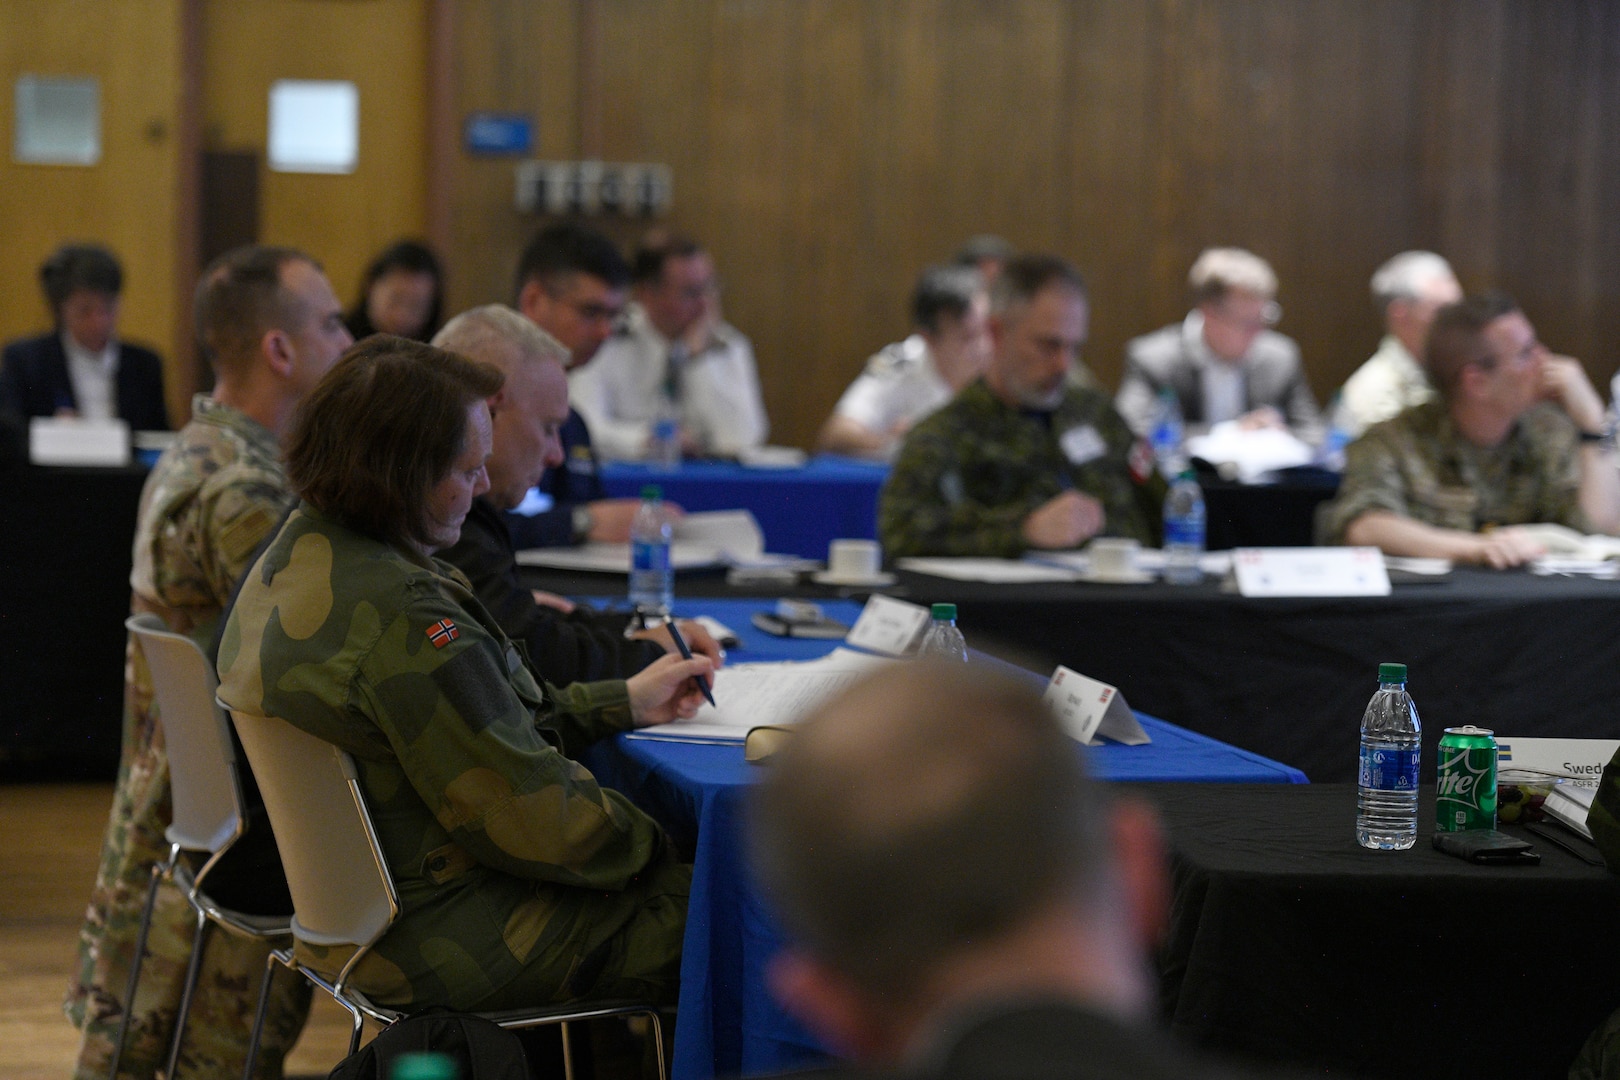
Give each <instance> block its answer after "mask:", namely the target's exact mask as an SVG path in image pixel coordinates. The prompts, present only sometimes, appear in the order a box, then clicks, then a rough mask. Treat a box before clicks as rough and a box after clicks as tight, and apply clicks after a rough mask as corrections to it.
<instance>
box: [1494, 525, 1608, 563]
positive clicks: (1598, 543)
mask: <svg viewBox="0 0 1620 1080" xmlns="http://www.w3.org/2000/svg"><path fill="white" fill-rule="evenodd" d="M1513 531H1514V532H1519V533H1524V534H1525V535H1527V536H1529V537H1530V538H1531V539H1532V540H1534V541H1535V542H1536V543H1538V544H1540V545H1541V546H1542V547H1544V548H1546V549H1547V554H1548V555H1550V556H1553V557H1555V558H1556V557H1563V558H1567V559H1583V560H1588V561H1591V562H1600V561H1602V560H1604V559H1620V536H1587V535H1584V534H1582V533H1579V532H1576V531H1575V530H1574V529H1571V528H1569V527H1568V526H1566V525H1554V524H1551V523H1546V524H1535V525H1515V526H1513Z"/></svg>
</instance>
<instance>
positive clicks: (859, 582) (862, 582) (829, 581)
mask: <svg viewBox="0 0 1620 1080" xmlns="http://www.w3.org/2000/svg"><path fill="white" fill-rule="evenodd" d="M810 580H811V581H814V582H815V583H816V584H817V585H845V586H849V587H852V588H860V587H862V586H867V585H872V586H876V585H893V584H894V583H895V582H896V581H897V580H899V579H898V578H896V577H895V576H894V575H893V574H868V575H865V576H862V577H845V576H844V575H843V574H835V573H833V572H832V571H831V570H817V571H816V572H815V573H813V574H811V575H810Z"/></svg>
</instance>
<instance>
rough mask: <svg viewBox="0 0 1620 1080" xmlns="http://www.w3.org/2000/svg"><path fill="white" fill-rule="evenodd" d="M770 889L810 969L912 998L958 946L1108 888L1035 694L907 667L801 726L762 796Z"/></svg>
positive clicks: (956, 669) (959, 673)
mask: <svg viewBox="0 0 1620 1080" xmlns="http://www.w3.org/2000/svg"><path fill="white" fill-rule="evenodd" d="M755 810H756V813H755V816H754V823H755V828H754V831H753V840H754V843H753V854H754V858H755V861H756V864H757V866H758V869H759V873H760V877H761V880H762V881H763V882H764V884H765V885H766V887H767V890H768V892H769V894H770V897H771V899H772V900H773V902H774V903H775V904H776V905H777V907H778V909H779V910H780V912H781V914H782V915H783V918H784V919H785V920H786V922H787V923H788V926H789V929H790V930H792V931H793V933H794V935H795V936H796V937H797V938H798V939H799V940H800V941H801V942H802V943H803V945H804V948H805V950H806V951H807V952H809V953H810V954H812V955H813V956H815V957H816V958H817V959H818V960H819V961H821V962H822V963H825V964H827V965H828V966H829V967H831V968H833V969H836V970H838V971H839V972H841V973H842V974H843V975H844V976H845V977H846V978H848V979H849V980H851V982H853V983H855V984H857V985H859V986H860V987H862V988H863V989H864V990H865V991H867V992H869V993H871V994H874V995H889V996H894V997H904V996H905V995H906V994H908V993H909V992H911V990H912V988H913V987H915V986H917V985H918V984H920V983H921V982H922V981H923V980H925V979H926V978H927V977H928V975H929V972H930V971H931V970H932V968H933V967H934V966H935V965H936V964H938V963H940V962H943V961H944V960H946V959H948V958H949V956H950V955H951V953H952V951H953V950H954V949H956V948H959V947H961V946H962V945H963V943H965V942H979V941H982V940H984V939H985V938H987V937H993V936H995V935H997V934H999V933H1001V932H1003V931H1007V930H1010V929H1012V928H1014V927H1016V926H1018V925H1019V924H1020V923H1021V922H1022V921H1023V920H1025V919H1027V918H1030V917H1033V916H1034V915H1035V914H1036V913H1038V912H1040V911H1042V910H1045V909H1046V908H1048V907H1049V906H1050V905H1051V904H1052V903H1054V902H1055V901H1058V900H1061V899H1063V898H1065V897H1072V898H1074V899H1075V900H1077V901H1080V902H1081V903H1084V902H1087V901H1089V899H1090V898H1091V897H1092V896H1093V895H1094V894H1095V893H1096V892H1097V890H1098V887H1099V884H1100V882H1101V881H1102V880H1103V879H1104V878H1105V876H1106V867H1105V865H1104V864H1105V862H1106V858H1107V857H1106V855H1105V854H1104V852H1105V850H1106V846H1105V841H1104V838H1103V833H1104V831H1105V826H1104V823H1103V822H1102V821H1101V820H1100V812H1099V809H1098V807H1097V805H1096V800H1095V797H1094V792H1093V787H1092V784H1091V782H1090V781H1089V780H1088V779H1087V777H1086V775H1085V769H1084V766H1083V764H1082V762H1081V758H1080V751H1079V750H1078V748H1077V747H1076V745H1075V743H1074V742H1073V740H1071V739H1070V738H1069V737H1068V736H1067V735H1066V734H1065V733H1064V732H1063V731H1062V729H1061V728H1060V727H1059V725H1058V723H1057V721H1056V720H1055V719H1054V718H1053V716H1052V715H1051V713H1050V712H1049V711H1048V710H1047V708H1046V707H1045V705H1044V703H1043V702H1042V701H1041V699H1040V697H1039V695H1038V694H1037V693H1036V692H1035V690H1034V688H1033V687H1031V686H1030V685H1028V684H1026V683H1024V682H1023V681H1018V680H1014V679H1012V678H1010V677H1009V676H1007V675H1004V674H1000V673H998V672H994V671H990V670H985V669H981V668H978V667H970V666H965V665H935V664H928V663H915V664H906V665H896V666H895V667H893V668H890V669H887V670H885V671H883V672H881V673H880V674H878V675H876V676H874V677H873V678H871V679H868V680H866V681H865V682H863V683H861V684H860V685H858V686H856V687H855V688H853V689H852V690H850V691H849V692H848V693H847V694H845V695H843V696H842V697H840V698H839V699H837V700H836V701H835V702H833V703H831V704H829V705H827V706H826V707H825V708H824V709H823V710H821V712H820V713H819V714H818V715H816V716H815V717H813V718H812V719H810V720H808V721H806V722H805V723H804V724H803V725H801V726H800V728H799V730H798V731H797V733H796V734H795V736H794V738H793V739H792V740H790V741H789V743H788V745H787V746H786V747H785V748H784V749H783V750H782V751H781V752H780V753H779V754H778V755H777V757H776V758H774V759H773V767H772V775H771V776H769V777H768V778H767V780H766V781H765V783H763V784H762V785H761V786H760V788H759V790H758V792H757V794H756V804H755Z"/></svg>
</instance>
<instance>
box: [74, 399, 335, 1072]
mask: <svg viewBox="0 0 1620 1080" xmlns="http://www.w3.org/2000/svg"><path fill="white" fill-rule="evenodd" d="M291 501H292V497H291V495H290V494H289V493H288V491H287V480H286V474H285V473H284V471H283V470H282V466H281V461H280V448H279V446H278V445H277V442H276V438H275V436H274V435H273V434H272V433H271V432H270V431H269V429H267V428H265V427H264V426H263V425H261V424H259V423H258V422H257V421H255V420H253V419H251V418H250V417H248V416H247V415H246V414H244V413H242V412H241V411H239V410H238V409H235V408H232V407H231V406H228V405H224V404H221V403H219V402H217V401H214V400H213V399H212V398H210V397H208V396H207V395H203V394H199V395H197V396H196V397H195V398H193V400H192V420H191V422H190V423H189V424H187V425H186V426H185V428H183V429H182V430H181V431H180V432H179V434H178V436H177V438H176V441H175V444H174V445H173V446H172V447H170V448H169V449H168V450H166V451H165V452H164V454H163V456H162V457H161V458H160V459H159V460H158V463H157V465H156V466H155V467H154V468H153V470H152V474H151V475H150V476H149V477H148V478H147V481H146V486H145V489H144V490H143V491H142V493H141V503H140V510H139V513H138V516H137V518H136V527H135V541H134V552H133V570H132V571H131V573H130V586H131V588H132V590H133V595H132V597H131V607H132V609H133V610H134V611H136V612H156V613H157V614H159V615H161V616H162V617H163V618H164V619H165V620H166V621H167V622H168V624H169V625H170V627H172V628H173V629H175V630H178V631H181V632H183V633H188V634H190V635H192V636H193V637H194V638H196V639H197V640H198V642H199V644H202V645H204V647H205V648H206V646H207V643H208V642H209V641H210V639H211V638H212V635H213V629H214V625H215V623H216V622H217V621H218V619H219V615H220V612H221V611H222V610H223V608H224V606H225V604H226V602H227V601H228V600H229V599H230V595H231V591H232V590H233V589H234V588H235V587H236V582H237V580H238V579H239V578H240V577H241V575H242V573H243V572H244V571H245V570H246V569H247V565H248V562H249V560H250V559H251V558H252V556H253V553H254V551H255V550H256V549H257V548H258V546H259V544H260V543H261V542H262V541H263V540H264V538H265V537H266V536H268V535H269V534H270V532H271V530H272V529H273V528H274V526H275V524H276V522H277V521H279V520H280V519H281V516H282V515H283V514H284V513H285V512H286V510H287V507H288V506H289V505H290V503H291ZM158 721H159V718H158V716H157V712H156V709H155V706H154V703H153V700H152V679H151V674H150V672H149V671H148V669H147V665H146V659H145V657H144V656H143V655H142V654H141V650H140V646H139V645H138V643H137V642H136V641H135V640H134V639H133V638H131V639H130V642H129V645H128V650H127V659H126V664H125V686H124V732H123V750H122V758H121V761H120V763H119V769H118V782H117V786H116V787H115V789H114V792H113V804H112V810H111V813H110V815H109V819H108V823H107V833H106V838H105V840H104V842H103V846H102V853H101V865H100V868H99V870H98V872H97V876H96V884H95V889H94V892H93V893H92V895H91V899H90V905H89V910H88V911H87V912H86V916H85V924H84V928H83V929H82V930H81V931H80V936H79V954H80V966H79V971H78V972H77V974H76V976H75V978H74V980H73V983H72V985H71V986H70V987H69V991H68V998H67V1001H66V1003H65V1008H66V1010H67V1012H68V1015H69V1016H70V1018H72V1019H73V1020H74V1021H75V1022H76V1023H78V1024H80V1025H81V1026H82V1027H83V1028H84V1043H83V1046H82V1048H81V1051H80V1060H79V1065H78V1071H77V1073H76V1075H79V1076H88V1075H105V1074H106V1071H107V1065H106V1059H107V1058H108V1056H109V1055H110V1054H111V1052H112V1043H113V1041H114V1037H115V1036H116V1032H117V1025H118V1020H119V1014H120V1012H121V1010H122V1009H123V1007H124V1003H123V1000H122V999H123V995H124V990H125V984H126V980H127V979H128V970H129V961H130V956H131V953H132V952H133V949H134V941H135V937H136V932H137V927H138V926H139V923H140V916H141V908H142V905H143V904H144V902H145V897H146V890H147V884H148V882H149V881H150V880H151V870H152V866H153V864H154V863H156V862H160V861H162V860H163V859H164V858H166V857H167V855H168V843H167V841H166V840H165V838H164V830H165V829H166V828H167V827H168V825H169V823H170V821H171V814H172V811H171V807H170V801H169V767H168V757H167V755H166V754H165V752H164V743H163V730H162V727H161V725H160V724H159V722H158ZM253 834H254V830H249V836H250V837H253ZM254 839H255V840H258V839H262V838H261V837H254ZM248 846H249V842H248V840H247V839H246V838H244V842H243V843H242V844H239V845H238V848H241V849H243V850H244V851H245V850H246V849H247V848H248ZM271 851H272V853H273V848H271ZM235 854H237V852H236V850H235V849H233V851H232V855H235ZM272 860H273V854H272ZM223 877H228V875H222V878H223ZM281 889H282V893H283V895H284V892H285V887H284V886H281ZM193 924H194V916H193V915H192V913H191V909H190V908H189V907H187V906H186V904H185V903H184V901H183V900H182V899H181V897H180V894H179V893H178V892H176V891H174V890H165V891H164V892H162V893H160V895H159V902H158V905H157V907H156V909H155V910H154V912H153V923H152V936H151V939H150V940H151V943H152V944H149V950H150V955H149V956H148V958H147V961H146V962H145V964H144V965H143V971H142V981H141V989H140V994H141V997H140V999H139V1001H138V1002H137V1003H136V1005H135V1008H134V1015H133V1018H132V1019H133V1025H132V1027H133V1033H132V1035H131V1036H130V1042H129V1044H128V1045H127V1046H126V1048H125V1051H124V1062H123V1066H122V1068H121V1069H120V1075H132V1076H133V1075H141V1070H142V1069H143V1068H144V1069H145V1074H146V1075H150V1074H151V1070H152V1068H154V1067H155V1064H156V1062H157V1061H158V1060H160V1055H161V1054H163V1053H164V1052H165V1051H166V1049H167V1044H168V1037H169V1031H170V1029H171V1026H172V1024H173V1021H174V1016H173V1013H174V1007H175V1005H176V1003H177V1002H178V999H179V996H180V987H181V982H182V980H183V978H184V975H185V968H186V963H187V960H188V957H189V953H190V942H191V928H192V926H193ZM170 942H179V943H183V944H184V948H183V949H176V948H174V947H173V946H170V945H168V944H166V943H170ZM264 958H265V948H264V946H263V945H262V944H259V943H256V942H250V941H248V940H247V939H243V938H237V937H235V936H234V935H230V934H220V935H216V936H215V937H214V938H212V939H211V940H210V944H209V946H208V951H207V956H206V958H205V961H204V964H203V968H202V970H201V972H200V976H199V978H200V981H199V983H198V989H197V999H196V1000H197V1001H198V1002H200V1003H202V1004H201V1006H200V1007H199V1008H195V1009H194V1010H193V1013H192V1016H191V1019H190V1023H189V1025H188V1027H187V1029H186V1032H187V1036H188V1039H187V1042H188V1046H189V1047H190V1048H191V1049H190V1050H189V1051H188V1055H189V1056H188V1059H187V1060H188V1062H189V1063H192V1064H194V1065H198V1066H199V1067H207V1066H208V1065H209V1064H210V1063H211V1064H214V1065H217V1066H218V1067H219V1069H221V1070H228V1069H235V1068H238V1067H239V1066H238V1065H236V1064H235V1062H237V1061H238V1060H239V1057H240V1054H241V1052H242V1051H243V1050H245V1049H246V1044H247V1038H246V1035H245V1034H244V1032H243V1030H241V1028H242V1026H243V1024H245V1023H246V1022H249V1021H250V1020H251V1017H252V1015H253V1009H254V1005H255V1002H256V1000H257V997H258V992H257V982H256V980H257V976H256V975H255V974H254V972H256V971H262V970H263V967H264ZM275 997H276V1001H275V1003H274V1004H273V1006H272V1009H271V1020H270V1027H269V1029H268V1034H269V1036H270V1041H269V1043H268V1044H267V1049H268V1051H269V1053H268V1055H267V1056H266V1057H264V1058H263V1059H262V1060H261V1064H262V1065H264V1066H266V1067H267V1068H268V1069H269V1070H270V1071H272V1072H274V1073H279V1070H280V1058H281V1055H282V1054H283V1053H285V1052H286V1050H288V1049H289V1048H290V1047H291V1045H292V1040H293V1039H295V1038H296V1036H297V1033H298V1029H299V1027H300V1026H301V1024H302V1022H303V1012H304V1010H305V1009H306V1008H307V1002H308V991H307V990H305V989H304V988H303V987H300V986H299V985H298V980H293V981H290V982H288V981H286V980H278V989H277V991H276V992H275Z"/></svg>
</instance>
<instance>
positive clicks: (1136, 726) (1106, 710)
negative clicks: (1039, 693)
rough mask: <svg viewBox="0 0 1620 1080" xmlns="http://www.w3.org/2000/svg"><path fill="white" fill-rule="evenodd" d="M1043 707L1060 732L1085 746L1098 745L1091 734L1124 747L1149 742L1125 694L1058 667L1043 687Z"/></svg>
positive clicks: (1068, 669)
mask: <svg viewBox="0 0 1620 1080" xmlns="http://www.w3.org/2000/svg"><path fill="white" fill-rule="evenodd" d="M1045 699H1046V705H1047V707H1048V708H1049V709H1051V710H1052V712H1053V713H1055V714H1056V715H1057V718H1058V720H1059V721H1060V722H1061V723H1062V724H1063V730H1064V731H1067V732H1068V733H1069V736H1070V737H1071V738H1073V739H1075V740H1077V741H1079V742H1082V743H1085V744H1086V745H1087V746H1100V745H1102V744H1101V743H1099V742H1098V741H1097V740H1096V739H1095V738H1093V736H1094V735H1106V736H1107V737H1108V738H1110V739H1113V740H1114V741H1115V742H1121V743H1124V744H1125V745H1126V746H1142V745H1144V744H1146V743H1149V742H1152V741H1153V740H1152V739H1151V738H1150V737H1149V736H1148V733H1147V732H1146V731H1144V730H1142V724H1141V722H1140V721H1139V720H1137V719H1136V714H1135V713H1133V712H1131V707H1130V706H1129V705H1127V704H1125V695H1124V694H1121V693H1120V692H1119V691H1118V690H1117V689H1115V688H1114V687H1112V686H1109V685H1108V684H1107V683H1104V682H1098V681H1097V680H1096V679H1092V678H1088V677H1086V676H1085V675H1082V674H1080V673H1079V672H1078V671H1074V670H1072V669H1070V668H1066V667H1059V668H1058V669H1057V670H1056V671H1054V672H1052V681H1051V682H1049V683H1047V684H1046V694H1045Z"/></svg>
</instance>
